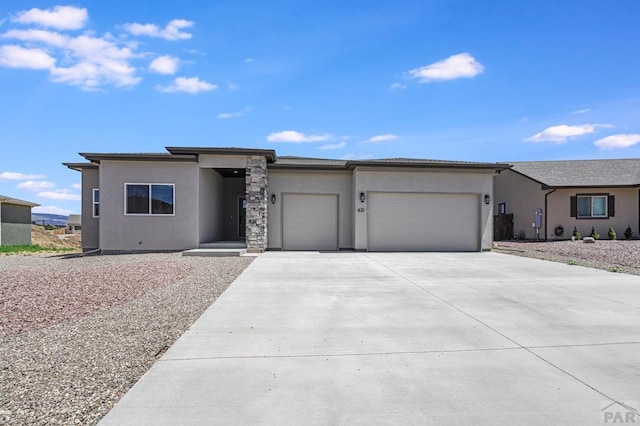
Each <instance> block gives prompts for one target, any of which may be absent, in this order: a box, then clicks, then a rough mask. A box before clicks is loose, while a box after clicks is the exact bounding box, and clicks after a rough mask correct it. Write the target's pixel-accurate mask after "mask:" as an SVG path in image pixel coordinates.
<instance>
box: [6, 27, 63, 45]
mask: <svg viewBox="0 0 640 426" xmlns="http://www.w3.org/2000/svg"><path fill="white" fill-rule="evenodd" d="M2 38H9V39H14V40H20V41H30V42H38V43H44V44H48V45H51V46H55V47H64V46H66V45H67V43H68V42H69V37H68V36H66V35H64V34H60V33H57V32H55V31H47V30H33V29H31V30H9V31H7V32H6V33H4V34H2Z"/></svg>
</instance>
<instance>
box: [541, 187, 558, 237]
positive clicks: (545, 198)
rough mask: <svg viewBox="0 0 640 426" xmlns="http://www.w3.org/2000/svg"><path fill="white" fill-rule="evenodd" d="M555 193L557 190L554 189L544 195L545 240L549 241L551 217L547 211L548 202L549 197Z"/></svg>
mask: <svg viewBox="0 0 640 426" xmlns="http://www.w3.org/2000/svg"><path fill="white" fill-rule="evenodd" d="M554 192H556V190H555V189H552V190H551V191H549V192H547V193H545V194H544V240H545V241H547V240H548V239H549V228H548V226H547V224H548V222H549V215H548V214H547V213H548V210H547V204H548V200H547V197H548V196H549V194H553V193H554Z"/></svg>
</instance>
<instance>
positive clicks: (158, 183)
mask: <svg viewBox="0 0 640 426" xmlns="http://www.w3.org/2000/svg"><path fill="white" fill-rule="evenodd" d="M127 185H148V186H149V213H127ZM153 185H158V186H160V185H164V186H171V187H173V191H172V192H173V194H172V195H173V199H172V200H171V202H172V203H173V213H171V214H160V213H151V211H152V209H151V204H152V203H153V198H152V197H151V187H152V186H153ZM123 195H124V203H123V204H124V205H123V207H124V215H125V216H154V217H167V216H175V215H176V184H175V183H162V182H152V183H144V182H125V183H124V194H123Z"/></svg>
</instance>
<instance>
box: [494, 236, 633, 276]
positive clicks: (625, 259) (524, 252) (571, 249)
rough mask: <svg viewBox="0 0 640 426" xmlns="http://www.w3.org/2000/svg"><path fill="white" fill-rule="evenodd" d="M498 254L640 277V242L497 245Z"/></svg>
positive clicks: (505, 242) (606, 241) (558, 242)
mask: <svg viewBox="0 0 640 426" xmlns="http://www.w3.org/2000/svg"><path fill="white" fill-rule="evenodd" d="M493 249H494V251H497V252H500V253H507V254H514V255H518V256H525V257H532V258H536V259H543V260H551V261H554V262H561V263H568V264H570V265H580V266H587V267H590V268H598V269H605V270H607V271H611V272H624V273H627V274H634V275H640V241H639V240H597V241H596V242H595V243H594V244H588V243H584V242H582V241H547V242H530V241H497V242H495V243H494V247H493Z"/></svg>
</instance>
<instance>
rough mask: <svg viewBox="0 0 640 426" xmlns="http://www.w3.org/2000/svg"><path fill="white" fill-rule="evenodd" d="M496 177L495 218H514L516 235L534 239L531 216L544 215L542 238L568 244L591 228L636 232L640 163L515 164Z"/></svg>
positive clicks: (639, 227) (638, 160) (602, 231)
mask: <svg viewBox="0 0 640 426" xmlns="http://www.w3.org/2000/svg"><path fill="white" fill-rule="evenodd" d="M512 164H513V167H512V168H511V169H505V170H502V171H501V172H500V174H498V175H497V176H496V177H495V186H494V191H495V197H494V199H495V205H494V208H495V211H494V213H495V214H513V225H514V226H513V228H514V234H520V235H522V236H524V237H525V238H535V237H536V234H535V228H533V227H532V223H534V222H535V211H536V210H538V209H539V211H540V213H542V217H541V223H540V224H541V227H540V231H539V232H540V234H539V235H540V238H541V239H569V238H571V235H572V232H573V229H574V227H575V228H576V229H577V230H578V231H579V232H580V233H581V235H582V236H587V235H589V234H590V233H591V228H592V227H593V228H595V230H596V231H597V232H598V233H599V234H600V236H601V238H607V232H608V230H609V227H613V229H614V230H615V231H616V233H617V235H618V238H621V237H622V235H623V234H624V231H625V230H626V228H627V227H628V226H631V228H632V231H633V233H634V235H638V233H639V231H640V213H639V212H640V190H639V189H640V158H632V159H615V160H572V161H529V162H514V163H512Z"/></svg>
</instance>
